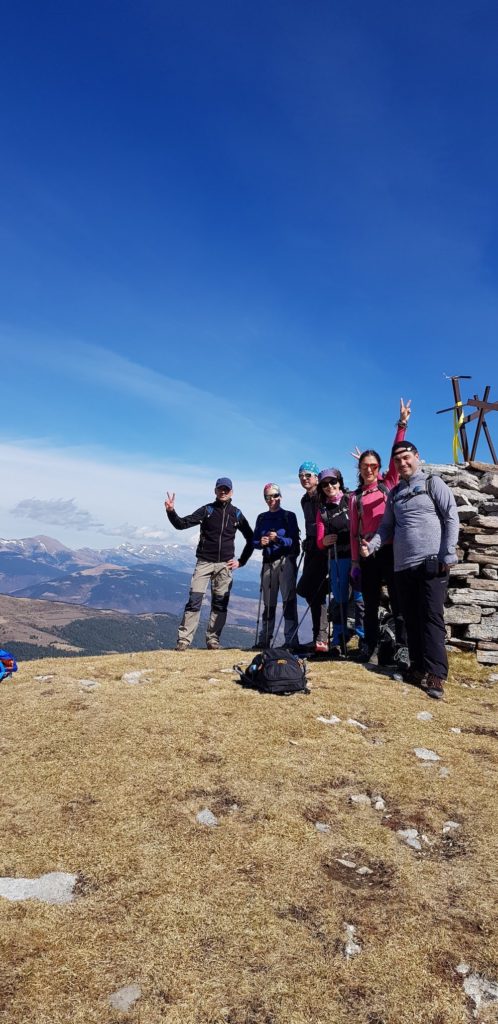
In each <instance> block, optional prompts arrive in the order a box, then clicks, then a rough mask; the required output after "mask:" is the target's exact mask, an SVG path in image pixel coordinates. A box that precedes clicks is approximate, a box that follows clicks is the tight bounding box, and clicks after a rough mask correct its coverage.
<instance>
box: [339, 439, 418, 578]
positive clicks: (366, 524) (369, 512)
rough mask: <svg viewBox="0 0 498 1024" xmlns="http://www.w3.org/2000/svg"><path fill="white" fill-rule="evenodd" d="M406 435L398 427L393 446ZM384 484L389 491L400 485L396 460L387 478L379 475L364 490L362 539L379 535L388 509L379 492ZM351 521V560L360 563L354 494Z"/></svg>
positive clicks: (383, 496)
mask: <svg viewBox="0 0 498 1024" xmlns="http://www.w3.org/2000/svg"><path fill="white" fill-rule="evenodd" d="M405 434H406V427H398V428H397V430H396V434H395V437H394V441H393V444H396V443H397V442H398V441H404V439H405ZM378 483H382V484H383V485H384V487H387V490H388V491H390V490H392V488H393V487H396V484H397V483H399V474H398V472H397V470H396V466H395V465H394V460H393V459H391V461H390V463H389V469H388V470H387V473H386V475H385V476H381V475H379V477H378V478H377V481H376V483H375V484H374V485H373V486H372V487H369V488H368V490H363V492H362V497H361V508H362V517H361V518H362V523H361V535H362V537H372V536H373V534H374V533H377V529H378V527H379V524H380V521H381V519H382V516H383V515H384V509H385V507H386V495H385V494H383V492H382V491H379V489H378V486H377V484H378ZM349 519H350V523H351V558H352V559H353V562H358V561H359V558H360V547H359V541H360V521H359V517H358V504H357V501H356V494H352V495H351V497H350V499H349Z"/></svg>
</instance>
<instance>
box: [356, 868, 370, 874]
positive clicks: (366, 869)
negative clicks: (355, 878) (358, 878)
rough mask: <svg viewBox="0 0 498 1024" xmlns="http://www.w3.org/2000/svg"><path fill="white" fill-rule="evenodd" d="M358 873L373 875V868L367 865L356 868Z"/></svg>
mask: <svg viewBox="0 0 498 1024" xmlns="http://www.w3.org/2000/svg"><path fill="white" fill-rule="evenodd" d="M356 874H357V875H373V871H372V868H367V867H364V868H357V869H356Z"/></svg>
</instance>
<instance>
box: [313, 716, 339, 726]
mask: <svg viewBox="0 0 498 1024" xmlns="http://www.w3.org/2000/svg"><path fill="white" fill-rule="evenodd" d="M340 721H341V719H340V718H338V717H337V715H331V716H330V718H325V715H318V718H317V722H323V724H324V725H339V722H340Z"/></svg>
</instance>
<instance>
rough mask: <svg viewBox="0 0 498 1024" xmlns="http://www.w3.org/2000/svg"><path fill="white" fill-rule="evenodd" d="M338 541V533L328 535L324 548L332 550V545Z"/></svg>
mask: <svg viewBox="0 0 498 1024" xmlns="http://www.w3.org/2000/svg"><path fill="white" fill-rule="evenodd" d="M336 541H337V534H336V533H326V534H325V537H324V538H323V546H324V548H331V547H332V545H333V544H335V543H336Z"/></svg>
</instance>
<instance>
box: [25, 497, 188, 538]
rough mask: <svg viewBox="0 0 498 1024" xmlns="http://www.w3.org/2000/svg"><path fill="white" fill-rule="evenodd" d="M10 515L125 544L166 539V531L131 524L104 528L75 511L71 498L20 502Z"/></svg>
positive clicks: (88, 515) (84, 512)
mask: <svg viewBox="0 0 498 1024" xmlns="http://www.w3.org/2000/svg"><path fill="white" fill-rule="evenodd" d="M10 514H11V515H13V516H15V517H16V518H18V519H31V520H34V521H35V522H38V523H46V524H47V526H62V527H70V528H72V529H74V530H78V531H79V532H88V531H90V530H91V531H93V532H96V533H100V534H102V535H103V536H104V537H119V538H121V539H125V540H129V541H132V540H134V541H140V542H141V543H143V544H147V543H152V542H154V543H155V542H157V541H165V540H167V539H168V537H169V536H170V534H169V532H168V531H167V530H162V529H160V527H158V526H134V525H132V524H131V523H122V524H121V525H119V526H114V527H109V526H106V525H105V524H104V523H102V522H100V521H99V520H98V519H96V517H95V516H93V515H92V514H91V513H90V512H88V511H87V510H86V509H83V508H79V507H78V505H77V504H76V502H75V500H74V498H49V499H48V500H42V499H40V498H24V499H23V500H22V501H19V502H18V503H17V505H14V507H13V508H11V509H10Z"/></svg>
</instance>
